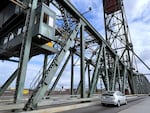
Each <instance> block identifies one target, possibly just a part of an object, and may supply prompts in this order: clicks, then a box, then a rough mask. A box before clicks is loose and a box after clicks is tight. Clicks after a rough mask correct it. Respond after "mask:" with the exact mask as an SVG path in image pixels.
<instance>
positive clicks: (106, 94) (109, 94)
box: [102, 92, 114, 96]
mask: <svg viewBox="0 0 150 113" xmlns="http://www.w3.org/2000/svg"><path fill="white" fill-rule="evenodd" d="M113 94H114V92H107V93H104V94H102V96H113Z"/></svg>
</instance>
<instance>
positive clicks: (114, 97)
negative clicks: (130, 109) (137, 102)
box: [101, 91, 127, 107]
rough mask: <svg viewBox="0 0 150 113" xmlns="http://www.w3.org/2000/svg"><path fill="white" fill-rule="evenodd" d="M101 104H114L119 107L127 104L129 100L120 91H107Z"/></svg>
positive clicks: (102, 97)
mask: <svg viewBox="0 0 150 113" xmlns="http://www.w3.org/2000/svg"><path fill="white" fill-rule="evenodd" d="M101 104H102V105H108V104H113V105H117V106H118V107H119V106H120V105H121V104H127V98H126V96H125V95H124V94H123V93H121V92H120V91H107V92H105V93H103V94H102V96H101Z"/></svg>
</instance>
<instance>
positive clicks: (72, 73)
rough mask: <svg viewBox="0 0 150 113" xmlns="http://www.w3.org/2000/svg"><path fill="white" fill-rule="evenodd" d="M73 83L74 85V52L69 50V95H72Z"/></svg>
mask: <svg viewBox="0 0 150 113" xmlns="http://www.w3.org/2000/svg"><path fill="white" fill-rule="evenodd" d="M73 85H74V53H73V51H72V50H71V92H70V94H71V95H73Z"/></svg>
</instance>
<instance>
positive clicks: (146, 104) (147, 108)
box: [118, 97, 150, 113]
mask: <svg viewBox="0 0 150 113" xmlns="http://www.w3.org/2000/svg"><path fill="white" fill-rule="evenodd" d="M118 113H150V97H149V98H146V99H145V100H144V101H142V102H140V103H139V104H136V105H134V106H131V107H129V108H128V109H125V110H123V111H120V112H118Z"/></svg>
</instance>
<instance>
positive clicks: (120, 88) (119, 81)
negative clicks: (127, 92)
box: [117, 59, 122, 91]
mask: <svg viewBox="0 0 150 113" xmlns="http://www.w3.org/2000/svg"><path fill="white" fill-rule="evenodd" d="M117 66H118V83H119V91H122V83H121V77H120V65H119V59H118V63H117Z"/></svg>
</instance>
